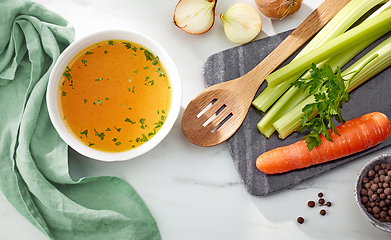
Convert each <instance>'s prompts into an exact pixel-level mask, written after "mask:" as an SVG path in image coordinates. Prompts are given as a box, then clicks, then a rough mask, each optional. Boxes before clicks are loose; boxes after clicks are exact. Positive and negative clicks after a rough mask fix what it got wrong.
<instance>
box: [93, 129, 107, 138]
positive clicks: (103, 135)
mask: <svg viewBox="0 0 391 240" xmlns="http://www.w3.org/2000/svg"><path fill="white" fill-rule="evenodd" d="M94 131H95V136H97V137H99V138H100V140H103V139H105V133H103V132H102V133H99V132H98V131H96V129H95V128H94Z"/></svg>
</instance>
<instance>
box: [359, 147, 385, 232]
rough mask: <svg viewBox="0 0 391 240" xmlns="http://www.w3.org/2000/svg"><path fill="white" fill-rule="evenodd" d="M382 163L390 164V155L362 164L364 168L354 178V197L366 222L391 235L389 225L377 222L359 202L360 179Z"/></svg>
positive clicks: (374, 158) (381, 155)
mask: <svg viewBox="0 0 391 240" xmlns="http://www.w3.org/2000/svg"><path fill="white" fill-rule="evenodd" d="M382 162H387V163H391V153H384V154H380V155H377V156H375V157H373V158H372V159H370V160H369V161H368V162H366V163H365V164H364V166H363V167H362V168H361V169H360V171H359V173H358V175H357V178H356V182H355V188H354V195H355V199H356V203H357V206H358V208H359V209H360V210H361V213H362V214H363V215H364V216H365V217H366V218H367V219H368V221H369V222H370V223H371V224H372V225H373V226H374V227H376V228H378V229H381V230H383V231H385V232H389V233H391V223H390V222H381V221H379V220H377V219H376V218H375V217H374V216H373V215H372V214H370V213H368V212H367V210H366V208H365V206H364V204H363V203H362V202H361V196H360V192H359V189H361V188H362V179H363V178H364V177H365V176H366V174H367V173H368V172H369V170H371V169H372V168H373V167H374V166H375V165H377V164H379V163H382Z"/></svg>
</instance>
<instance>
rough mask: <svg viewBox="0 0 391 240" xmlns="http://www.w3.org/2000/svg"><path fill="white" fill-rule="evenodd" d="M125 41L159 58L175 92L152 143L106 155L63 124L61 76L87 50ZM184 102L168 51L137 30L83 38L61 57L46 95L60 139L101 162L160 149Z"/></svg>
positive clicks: (67, 49) (103, 32)
mask: <svg viewBox="0 0 391 240" xmlns="http://www.w3.org/2000/svg"><path fill="white" fill-rule="evenodd" d="M117 39H118V40H124V41H130V42H135V43H138V44H140V45H142V46H144V47H145V48H147V49H148V50H150V51H151V52H153V53H154V54H155V55H157V56H159V59H160V61H161V62H162V64H163V66H164V68H165V69H166V74H167V75H169V79H170V82H171V89H172V91H171V92H172V99H171V104H170V107H169V113H168V114H167V119H166V121H165V123H164V125H163V126H162V128H161V129H160V130H159V131H158V132H157V133H156V135H155V136H153V137H152V138H151V139H149V140H148V141H147V142H145V143H143V144H142V145H140V146H138V147H137V148H134V149H131V150H128V151H124V152H103V151H99V150H96V149H92V148H90V147H88V146H86V145H84V144H83V143H81V142H80V141H79V140H77V139H76V138H75V137H74V136H73V135H72V134H71V133H70V132H69V131H68V129H67V127H66V126H65V124H64V123H63V121H62V119H61V116H60V112H59V106H58V103H57V91H58V86H59V83H60V79H61V75H62V74H63V72H64V70H65V68H66V66H67V65H68V64H69V62H70V61H71V60H72V59H73V58H74V57H75V56H76V54H78V53H80V52H81V51H83V50H84V49H86V48H87V47H89V46H91V45H93V44H95V43H98V42H102V41H106V40H117ZM181 102H182V83H181V79H180V76H179V72H178V69H177V67H176V65H175V63H174V61H173V60H172V58H171V57H170V55H169V54H168V53H167V51H166V50H165V49H164V48H163V47H162V46H161V45H160V44H159V43H158V42H156V41H155V40H153V39H152V38H151V37H149V36H147V35H145V34H143V33H140V32H137V31H133V30H125V29H114V30H102V31H98V32H95V33H92V34H89V35H87V36H85V37H82V38H80V39H78V40H76V41H74V42H72V43H71V44H70V45H69V46H68V47H67V48H66V49H65V50H64V51H63V52H62V53H61V54H60V56H59V57H58V59H57V61H56V63H55V65H54V66H53V69H52V71H51V73H50V76H49V82H48V86H47V91H46V103H47V108H48V112H49V117H50V120H51V122H52V124H53V126H54V128H55V129H56V131H57V132H58V134H59V135H60V137H61V138H62V139H63V140H64V141H65V142H66V143H67V144H68V145H69V146H70V147H71V148H73V149H74V150H75V151H76V152H78V153H80V154H81V155H84V156H86V157H89V158H92V159H96V160H101V161H108V162H110V161H124V160H130V159H132V158H135V157H138V156H140V155H142V154H144V153H146V152H148V151H150V150H151V149H153V148H154V147H155V146H157V145H158V144H159V143H160V142H161V141H162V140H163V139H164V138H165V137H166V136H167V135H168V133H169V132H170V131H171V129H172V127H173V126H174V123H175V122H176V120H177V118H178V116H179V112H180V107H181Z"/></svg>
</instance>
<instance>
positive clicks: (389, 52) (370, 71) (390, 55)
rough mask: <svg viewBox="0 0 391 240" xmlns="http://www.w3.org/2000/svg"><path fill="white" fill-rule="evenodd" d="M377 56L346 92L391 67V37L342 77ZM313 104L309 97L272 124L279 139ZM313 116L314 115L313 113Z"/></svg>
mask: <svg viewBox="0 0 391 240" xmlns="http://www.w3.org/2000/svg"><path fill="white" fill-rule="evenodd" d="M376 54H377V55H378V56H377V57H376V58H375V59H374V60H373V61H371V62H370V63H369V64H368V65H367V66H366V67H365V68H364V69H362V70H361V71H360V72H359V73H358V74H357V75H356V76H355V77H354V78H353V79H352V81H351V83H350V85H349V87H348V92H350V91H352V90H353V89H354V88H356V87H358V86H359V85H361V84H362V83H364V82H365V81H367V80H369V79H370V78H372V77H373V76H375V75H376V74H378V73H379V72H381V71H383V70H384V69H385V68H387V67H389V66H390V65H391V37H389V38H388V39H386V40H385V41H383V42H382V43H380V44H379V45H378V46H376V47H375V48H374V49H372V50H371V51H370V52H369V53H367V54H366V55H365V56H363V57H362V58H361V59H359V60H358V61H356V62H355V63H354V64H353V65H352V66H350V67H349V68H348V69H346V70H345V71H343V73H342V75H348V74H351V73H352V72H353V71H356V70H357V69H359V68H360V67H361V66H362V65H363V63H365V62H367V61H368V60H369V59H370V58H372V57H373V56H374V55H376ZM313 102H314V97H313V96H312V95H310V96H309V97H307V98H306V99H305V100H303V101H302V102H301V103H300V104H298V105H296V106H295V107H294V108H292V109H291V110H290V111H289V112H287V113H286V114H285V115H284V116H283V117H281V118H280V119H278V120H277V121H276V122H274V124H273V126H274V128H275V129H276V130H277V132H278V133H279V136H280V138H286V137H287V136H289V135H290V134H291V133H292V132H294V131H295V130H296V129H297V128H298V127H300V125H301V116H302V115H303V112H302V109H303V107H304V106H305V105H307V104H309V103H313ZM314 115H315V113H314Z"/></svg>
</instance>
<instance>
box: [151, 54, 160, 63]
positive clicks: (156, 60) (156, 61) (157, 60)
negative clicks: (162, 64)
mask: <svg viewBox="0 0 391 240" xmlns="http://www.w3.org/2000/svg"><path fill="white" fill-rule="evenodd" d="M158 63H159V57H158V56H156V57H155V60H153V62H152V65H156V64H158Z"/></svg>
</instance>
